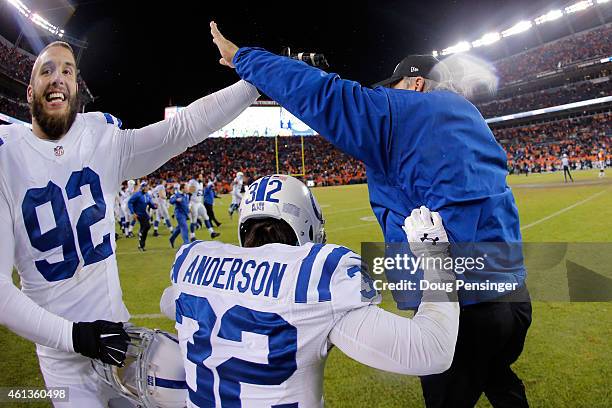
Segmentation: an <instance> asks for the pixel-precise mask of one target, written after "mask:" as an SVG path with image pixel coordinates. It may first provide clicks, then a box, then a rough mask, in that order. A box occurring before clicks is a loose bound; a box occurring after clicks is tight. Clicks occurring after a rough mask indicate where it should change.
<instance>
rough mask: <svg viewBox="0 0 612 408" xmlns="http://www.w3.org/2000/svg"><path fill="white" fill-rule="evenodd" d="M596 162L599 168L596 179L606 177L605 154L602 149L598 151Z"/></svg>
mask: <svg viewBox="0 0 612 408" xmlns="http://www.w3.org/2000/svg"><path fill="white" fill-rule="evenodd" d="M597 161H598V163H597V164H598V166H599V175H598V177H605V176H606V152H605V151H604V149H603V148H601V149H599V152H598V153H597Z"/></svg>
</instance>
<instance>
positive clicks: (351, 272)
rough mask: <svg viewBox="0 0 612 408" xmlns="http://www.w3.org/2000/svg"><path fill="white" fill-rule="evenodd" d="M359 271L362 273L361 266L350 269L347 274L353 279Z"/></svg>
mask: <svg viewBox="0 0 612 408" xmlns="http://www.w3.org/2000/svg"><path fill="white" fill-rule="evenodd" d="M351 258H353V257H351ZM359 271H361V266H357V265H354V266H351V267H350V268H348V270H347V271H346V274H347V275H348V276H349V278H352V277H353V276H355V274H356V273H357V272H359Z"/></svg>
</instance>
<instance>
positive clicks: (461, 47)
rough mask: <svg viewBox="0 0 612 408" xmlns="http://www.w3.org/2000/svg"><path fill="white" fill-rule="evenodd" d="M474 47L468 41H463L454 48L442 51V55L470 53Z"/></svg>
mask: <svg viewBox="0 0 612 408" xmlns="http://www.w3.org/2000/svg"><path fill="white" fill-rule="evenodd" d="M470 48H472V46H471V45H470V43H469V42H467V41H461V42H459V43H457V44H455V45H453V46H452V47H448V48H445V49H443V50H442V55H449V54H455V53H457V52H464V51H469V50H470Z"/></svg>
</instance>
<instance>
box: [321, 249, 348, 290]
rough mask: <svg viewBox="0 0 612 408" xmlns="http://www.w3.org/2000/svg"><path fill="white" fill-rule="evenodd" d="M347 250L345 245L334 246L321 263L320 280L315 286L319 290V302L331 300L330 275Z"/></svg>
mask: <svg viewBox="0 0 612 408" xmlns="http://www.w3.org/2000/svg"><path fill="white" fill-rule="evenodd" d="M349 252H351V250H350V249H348V248H346V247H338V248H334V250H333V251H331V252H330V253H329V255H327V258H326V259H325V263H324V264H323V272H322V273H321V280H320V281H319V285H318V286H317V290H318V291H319V302H329V301H330V300H331V290H330V284H331V277H332V275H333V273H334V271H335V270H336V268H337V267H338V264H339V263H340V259H342V257H343V256H344V255H346V254H347V253H349Z"/></svg>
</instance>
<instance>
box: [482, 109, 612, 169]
mask: <svg viewBox="0 0 612 408" xmlns="http://www.w3.org/2000/svg"><path fill="white" fill-rule="evenodd" d="M493 133H494V134H495V137H496V138H497V140H498V141H499V142H500V143H501V145H502V146H503V147H504V149H505V150H506V153H507V156H508V170H509V172H510V174H512V173H519V174H520V173H522V174H527V175H528V174H529V173H540V172H544V171H556V170H560V169H561V168H562V167H561V161H560V158H561V156H562V155H563V154H564V153H565V154H567V155H568V158H569V161H570V167H571V168H572V169H585V168H594V167H595V165H596V163H597V162H598V160H599V159H598V154H599V152H600V151H601V150H602V149H603V153H604V155H605V158H606V162H607V164H608V165H610V164H611V163H610V162H611V161H612V151H611V150H610V146H611V144H612V127H611V125H610V113H609V112H606V113H600V114H595V115H590V116H583V117H577V118H568V119H563V120H552V121H550V122H546V123H538V124H532V125H527V126H516V127H509V128H498V129H494V130H493Z"/></svg>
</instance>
